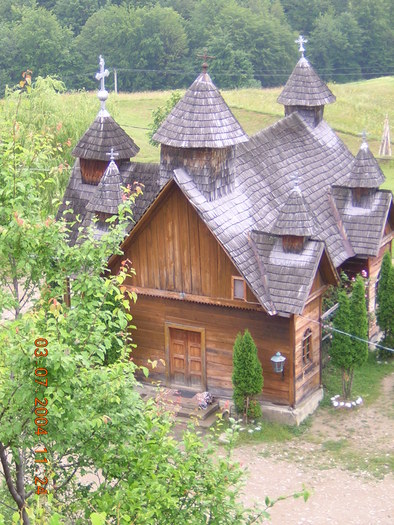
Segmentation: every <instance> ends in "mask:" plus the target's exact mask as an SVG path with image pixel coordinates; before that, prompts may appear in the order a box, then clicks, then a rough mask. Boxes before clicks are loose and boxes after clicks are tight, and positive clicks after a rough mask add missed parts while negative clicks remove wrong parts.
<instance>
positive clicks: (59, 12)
mask: <svg viewBox="0 0 394 525" xmlns="http://www.w3.org/2000/svg"><path fill="white" fill-rule="evenodd" d="M106 3H107V2H106V1H105V0H67V1H64V0H57V1H56V3H55V5H54V7H53V12H54V13H55V15H56V16H57V18H58V20H59V22H60V23H61V24H62V26H63V27H68V28H70V29H71V30H72V32H73V33H74V34H75V35H78V34H79V33H80V31H81V29H82V27H83V26H84V25H85V23H86V21H87V20H88V18H89V17H90V16H92V15H93V14H94V13H95V12H96V11H98V10H99V9H101V8H102V7H104V6H105V5H106Z"/></svg>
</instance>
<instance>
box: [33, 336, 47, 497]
mask: <svg viewBox="0 0 394 525" xmlns="http://www.w3.org/2000/svg"><path fill="white" fill-rule="evenodd" d="M34 346H35V347H36V348H35V350H34V356H35V357H36V358H37V360H36V365H37V366H36V368H35V370H34V376H35V379H34V381H35V383H37V384H38V385H42V386H44V387H45V388H47V387H48V377H47V375H48V369H47V368H45V367H44V366H43V365H41V366H40V367H39V366H38V363H39V361H38V360H39V359H44V358H45V357H46V356H47V355H48V349H47V346H48V341H47V340H46V339H44V338H43V337H39V338H38V339H36V340H35V341H34ZM40 364H41V363H40ZM36 391H37V390H36ZM47 405H48V399H47V398H46V397H44V398H43V399H42V400H41V399H39V398H38V397H35V398H34V416H35V419H34V423H35V425H36V427H37V428H36V430H35V434H37V436H47V435H48V431H47V430H46V429H45V428H44V427H45V426H46V425H47V424H48V418H47V415H48V408H47ZM40 441H41V438H40ZM47 452H48V450H47V448H46V447H45V446H44V445H42V444H40V445H37V448H35V449H34V454H35V459H34V462H35V463H36V467H35V472H34V474H35V475H34V483H35V485H36V486H37V491H36V493H37V494H47V493H48V491H47V489H46V488H45V487H46V485H47V483H48V478H47V477H46V476H45V471H44V472H43V473H39V472H38V471H39V464H45V463H48V459H47V458H46V457H45V456H43V454H46V453H47ZM38 473H39V474H40V476H41V477H39V476H37V474H38Z"/></svg>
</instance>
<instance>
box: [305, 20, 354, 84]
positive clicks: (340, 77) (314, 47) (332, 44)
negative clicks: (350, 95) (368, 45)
mask: <svg viewBox="0 0 394 525" xmlns="http://www.w3.org/2000/svg"><path fill="white" fill-rule="evenodd" d="M310 49H311V60H312V62H313V64H315V65H316V66H317V67H318V69H319V70H320V71H321V76H322V77H323V78H324V79H325V80H335V81H337V82H349V81H351V80H357V79H358V78H360V77H361V65H360V64H361V52H362V44H361V29H360V28H359V26H358V24H357V22H356V20H355V19H354V18H353V17H352V16H351V15H350V14H349V13H343V14H340V15H338V14H336V13H332V12H328V13H326V14H324V15H323V16H321V17H320V18H319V19H318V20H317V22H316V26H315V28H314V30H313V32H312V34H311V37H310Z"/></svg>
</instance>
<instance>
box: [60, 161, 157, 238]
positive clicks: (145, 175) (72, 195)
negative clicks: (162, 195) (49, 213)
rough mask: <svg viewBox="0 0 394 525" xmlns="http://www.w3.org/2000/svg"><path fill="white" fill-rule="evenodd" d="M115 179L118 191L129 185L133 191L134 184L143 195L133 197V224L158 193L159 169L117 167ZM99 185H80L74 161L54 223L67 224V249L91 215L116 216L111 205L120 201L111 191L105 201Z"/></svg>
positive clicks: (141, 165) (129, 165) (140, 165)
mask: <svg viewBox="0 0 394 525" xmlns="http://www.w3.org/2000/svg"><path fill="white" fill-rule="evenodd" d="M119 175H120V177H121V183H120V187H121V188H122V187H126V186H127V185H130V187H131V188H132V189H133V188H134V183H138V184H139V185H141V187H142V191H143V193H142V194H141V195H139V196H138V197H136V199H135V203H134V204H133V206H132V209H133V220H134V221H135V222H137V221H138V220H139V219H140V217H141V215H142V214H143V213H144V211H145V210H146V208H147V207H148V206H149V205H150V204H151V203H152V201H153V200H154V199H155V197H156V195H157V194H158V192H159V190H160V185H159V177H160V175H159V165H158V164H144V163H137V162H136V163H131V162H127V163H122V164H121V165H120V167H119ZM100 184H101V182H100ZM100 184H99V185H98V186H94V185H92V184H85V183H84V182H83V180H82V176H81V170H80V166H79V159H77V160H76V161H75V164H74V167H73V170H72V172H71V177H70V181H69V183H68V186H67V188H66V191H65V194H64V197H63V202H62V204H61V205H60V207H59V210H58V213H57V219H60V218H62V217H64V218H65V219H66V220H67V222H68V227H69V242H70V244H71V245H73V244H75V242H76V240H77V237H78V234H79V229H80V228H82V229H85V228H87V227H88V226H90V225H91V224H92V221H93V218H94V217H95V212H98V211H102V212H104V213H110V214H112V213H116V212H117V209H118V208H117V206H116V210H115V211H113V210H114V208H115V202H116V201H118V204H119V202H120V200H119V199H121V198H122V197H121V195H120V194H119V193H117V192H116V191H115V192H114V193H113V192H112V191H111V192H109V193H108V196H109V198H108V199H107V198H106V195H107V193H106V191H105V187H104V188H103V187H102V188H100ZM117 184H118V181H117V182H116V185H115V186H117ZM111 186H112V184H111ZM99 193H102V194H103V196H104V201H103V202H101V204H100V198H99ZM116 195H117V196H116ZM101 229H102V230H104V229H105V227H103V226H102V225H101ZM130 229H131V226H130Z"/></svg>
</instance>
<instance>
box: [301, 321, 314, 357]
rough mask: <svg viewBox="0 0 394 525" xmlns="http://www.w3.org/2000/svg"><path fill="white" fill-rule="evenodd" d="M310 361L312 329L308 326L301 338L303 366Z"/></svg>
mask: <svg viewBox="0 0 394 525" xmlns="http://www.w3.org/2000/svg"><path fill="white" fill-rule="evenodd" d="M311 362H312V330H311V329H310V328H308V329H307V330H306V331H305V333H304V337H303V338H302V364H303V365H304V366H306V365H308V364H309V363H311Z"/></svg>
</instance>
